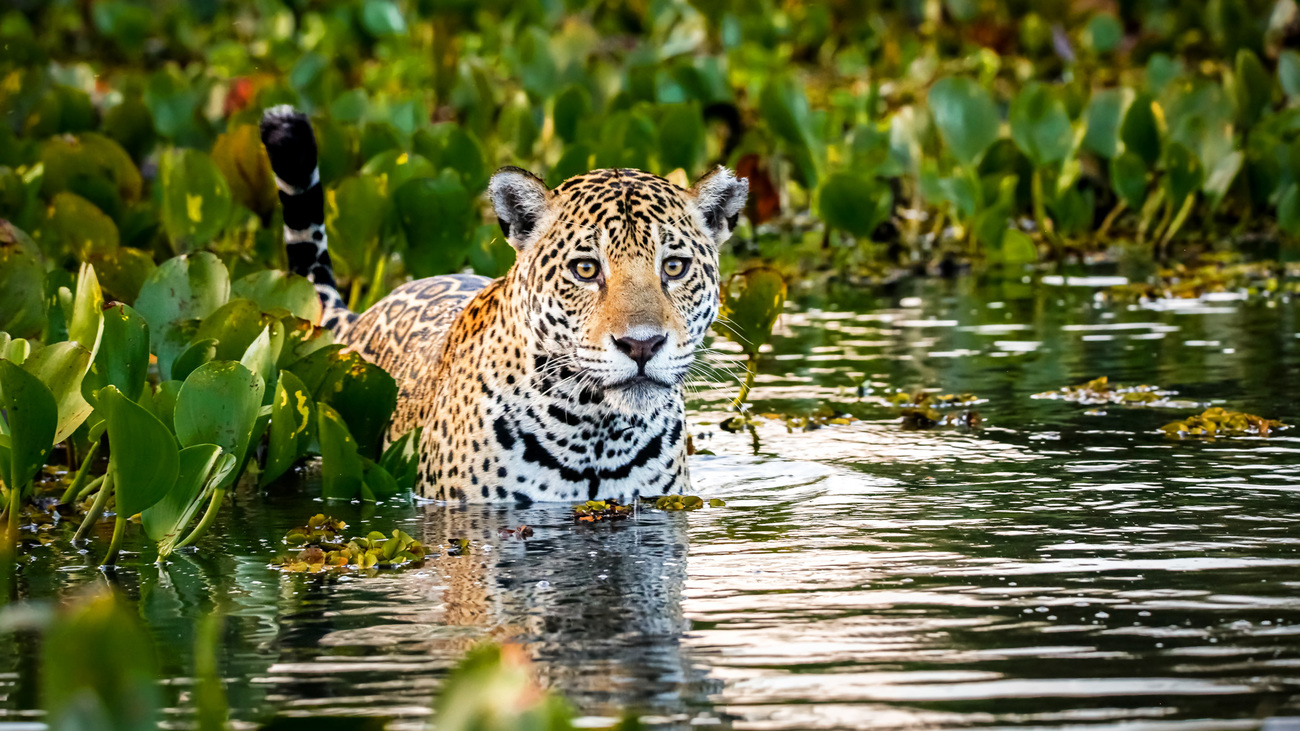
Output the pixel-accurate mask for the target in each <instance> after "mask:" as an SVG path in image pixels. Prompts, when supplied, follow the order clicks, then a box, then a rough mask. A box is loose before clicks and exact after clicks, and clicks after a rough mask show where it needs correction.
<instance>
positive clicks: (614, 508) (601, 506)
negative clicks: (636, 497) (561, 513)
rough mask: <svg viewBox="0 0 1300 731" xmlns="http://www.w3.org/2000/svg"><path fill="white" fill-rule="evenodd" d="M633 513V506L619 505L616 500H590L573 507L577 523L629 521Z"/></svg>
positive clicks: (574, 518)
mask: <svg viewBox="0 0 1300 731" xmlns="http://www.w3.org/2000/svg"><path fill="white" fill-rule="evenodd" d="M632 512H633V506H631V505H619V504H618V502H617V501H614V500H588V501H587V502H585V503H581V504H578V505H574V506H573V520H574V522H575V523H597V522H600V521H609V520H627V519H628V518H630V517H632Z"/></svg>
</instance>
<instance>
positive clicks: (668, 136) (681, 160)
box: [659, 102, 705, 175]
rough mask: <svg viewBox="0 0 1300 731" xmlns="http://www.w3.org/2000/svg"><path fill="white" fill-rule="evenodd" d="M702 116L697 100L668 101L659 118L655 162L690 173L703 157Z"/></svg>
mask: <svg viewBox="0 0 1300 731" xmlns="http://www.w3.org/2000/svg"><path fill="white" fill-rule="evenodd" d="M704 134H705V133H704V117H703V115H702V114H701V112H700V105H699V104H698V103H697V102H687V103H685V104H671V105H669V106H667V107H666V108H665V109H664V111H663V115H662V116H661V117H660V118H659V163H660V165H661V166H662V167H663V170H664V171H670V170H676V169H678V168H680V169H682V170H685V171H686V173H687V175H693V174H694V173H695V171H696V170H698V169H699V166H700V163H701V161H702V160H703V159H704V154H705V149H704V142H705V140H704Z"/></svg>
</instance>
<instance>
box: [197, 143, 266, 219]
mask: <svg viewBox="0 0 1300 731" xmlns="http://www.w3.org/2000/svg"><path fill="white" fill-rule="evenodd" d="M212 161H213V162H214V163H216V166H217V169H218V170H220V171H221V174H222V176H224V177H225V179H226V184H227V185H228V186H229V187H230V194H231V197H233V198H234V200H235V202H237V203H239V204H240V205H242V206H244V207H245V208H247V209H248V210H250V211H252V212H253V213H255V214H257V216H258V217H259V218H261V219H262V220H263V221H269V220H270V218H271V213H272V212H273V211H274V210H275V204H276V200H277V196H276V191H275V174H274V173H272V172H271V159H270V158H269V157H267V155H266V148H265V147H263V146H262V138H261V136H260V134H259V132H258V128H257V125H253V124H242V125H238V126H235V127H232V128H230V129H228V130H227V131H226V132H225V133H223V134H221V135H219V136H218V137H217V141H216V143H215V144H213V145H212Z"/></svg>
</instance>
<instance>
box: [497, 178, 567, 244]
mask: <svg viewBox="0 0 1300 731" xmlns="http://www.w3.org/2000/svg"><path fill="white" fill-rule="evenodd" d="M488 194H489V195H491V196H492V207H493V208H495V209H496V214H497V222H498V223H500V224H501V232H502V233H503V234H505V237H506V240H507V241H509V242H510V245H511V246H513V247H515V249H516V250H518V251H523V250H524V249H527V248H528V245H529V244H531V243H532V242H533V239H534V238H535V237H536V234H537V233H538V232H539V229H540V224H541V223H542V219H543V218H545V217H546V214H547V213H548V212H550V208H551V191H550V189H548V188H547V187H546V183H543V182H542V180H541V178H539V177H537V176H536V175H533V174H532V173H530V172H528V171H527V170H524V169H523V168H517V167H513V166H509V167H503V168H501V169H500V170H498V171H496V174H494V175H493V176H492V180H491V181H489V182H488Z"/></svg>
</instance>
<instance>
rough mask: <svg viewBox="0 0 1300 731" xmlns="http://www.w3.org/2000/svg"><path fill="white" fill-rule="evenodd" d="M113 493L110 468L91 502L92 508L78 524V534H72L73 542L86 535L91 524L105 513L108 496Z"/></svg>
mask: <svg viewBox="0 0 1300 731" xmlns="http://www.w3.org/2000/svg"><path fill="white" fill-rule="evenodd" d="M112 494H113V471H112V470H109V471H108V472H107V473H106V474H105V475H104V485H103V487H100V488H99V494H98V495H96V496H95V502H93V503H91V504H90V510H88V511H86V517H85V518H83V519H82V521H81V525H79V526H77V533H76V535H74V536H72V542H73V543H76V542H77V541H79V540H81V539H82V538H85V537H86V533H87V531H89V530H90V526H92V525H94V524H95V521H97V520H99V516H101V515H103V514H104V506H105V505H107V504H108V498H109V496H110V495H112Z"/></svg>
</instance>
